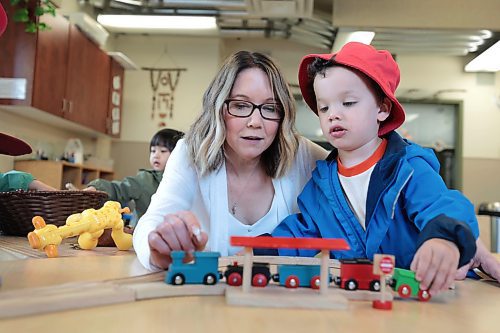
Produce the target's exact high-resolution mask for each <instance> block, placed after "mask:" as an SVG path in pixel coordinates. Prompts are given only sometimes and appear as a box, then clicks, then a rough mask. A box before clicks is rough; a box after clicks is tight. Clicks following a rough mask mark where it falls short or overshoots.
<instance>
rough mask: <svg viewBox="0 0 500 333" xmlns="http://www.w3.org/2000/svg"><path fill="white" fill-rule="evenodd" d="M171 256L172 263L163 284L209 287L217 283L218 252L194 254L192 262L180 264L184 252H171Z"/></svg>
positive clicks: (218, 276) (218, 275)
mask: <svg viewBox="0 0 500 333" xmlns="http://www.w3.org/2000/svg"><path fill="white" fill-rule="evenodd" d="M171 256H172V263H171V264H170V266H169V268H168V271H167V274H165V283H169V284H173V285H182V284H185V283H187V284H202V283H203V284H209V285H211V284H216V283H217V282H219V278H220V274H219V271H218V267H219V257H220V253H219V252H194V260H193V261H192V262H189V263H183V262H182V259H183V258H184V256H185V252H184V251H173V252H172V254H171Z"/></svg>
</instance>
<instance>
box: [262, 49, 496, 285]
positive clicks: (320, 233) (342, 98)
mask: <svg viewBox="0 0 500 333" xmlns="http://www.w3.org/2000/svg"><path fill="white" fill-rule="evenodd" d="M399 79H400V75H399V68H398V66H397V64H396V62H395V61H394V59H393V58H392V56H391V54H390V53H389V52H387V51H377V50H376V49H374V48H373V47H372V46H369V45H364V44H361V43H356V42H352V43H348V44H346V45H345V46H344V47H343V48H342V49H341V50H340V51H339V52H338V53H336V54H311V55H308V56H306V57H304V58H303V59H302V62H301V64H300V67H299V85H300V89H301V92H302V95H303V97H304V100H305V101H306V103H307V104H308V105H309V107H310V108H311V109H312V110H313V111H314V113H316V114H317V115H318V116H319V120H320V126H321V129H322V131H323V134H324V136H325V137H326V138H327V140H328V142H329V143H330V144H332V145H333V146H334V147H335V149H334V150H333V151H332V153H331V154H330V155H329V157H328V158H327V160H326V161H318V162H317V167H316V169H315V170H314V171H313V174H312V179H311V180H310V181H309V182H308V183H307V185H306V186H305V187H304V190H303V191H302V193H301V194H300V196H299V197H298V205H299V209H300V211H301V213H300V214H296V215H291V216H289V217H288V218H286V219H285V220H284V221H283V222H282V223H281V224H280V225H279V226H278V227H277V228H276V229H275V230H274V231H273V233H272V236H276V237H278V236H283V237H284V236H286V237H290V236H292V237H323V238H344V239H346V240H347V241H348V242H349V245H350V247H351V250H349V251H332V253H331V255H332V257H335V258H370V259H372V258H373V255H374V254H375V253H387V254H393V255H395V257H396V265H397V266H398V267H402V268H406V269H408V268H410V269H412V270H413V271H415V272H416V277H417V279H418V280H419V281H420V283H421V288H422V289H429V288H430V290H429V291H430V293H431V294H436V293H438V292H440V291H442V290H445V289H447V288H448V287H449V286H450V285H451V284H452V283H453V281H454V279H455V277H456V275H457V269H458V268H459V267H462V266H467V265H468V264H469V265H470V263H471V259H472V258H473V257H474V254H476V257H475V259H476V258H477V257H478V256H479V257H481V259H480V261H482V262H483V263H486V262H488V263H489V265H490V268H492V270H494V271H496V273H495V274H498V262H497V261H491V258H493V257H492V256H491V254H489V253H488V252H487V250H485V248H484V246H482V247H480V246H479V243H478V251H477V253H476V238H478V236H479V230H478V224H477V220H476V217H475V213H474V206H473V205H472V204H471V203H470V202H469V200H467V199H466V198H465V197H464V196H463V195H462V194H461V193H460V192H458V191H455V190H449V189H448V188H447V187H446V185H445V184H444V182H443V180H442V179H441V177H440V176H439V163H438V160H437V158H436V156H435V155H434V153H433V152H432V150H430V149H426V148H422V147H420V146H419V145H417V144H415V143H412V142H409V141H407V140H404V139H402V138H401V136H400V135H399V134H397V133H396V132H395V129H397V128H398V127H399V126H401V124H402V123H403V122H404V119H405V115H404V110H403V107H402V106H401V104H400V103H399V102H398V100H397V99H396V97H395V96H394V92H395V90H396V88H397V86H398V84H399ZM478 242H479V240H478ZM279 254H280V255H301V256H313V255H315V252H314V251H311V250H294V249H291V250H289V249H280V250H279ZM496 278H497V279H498V277H496Z"/></svg>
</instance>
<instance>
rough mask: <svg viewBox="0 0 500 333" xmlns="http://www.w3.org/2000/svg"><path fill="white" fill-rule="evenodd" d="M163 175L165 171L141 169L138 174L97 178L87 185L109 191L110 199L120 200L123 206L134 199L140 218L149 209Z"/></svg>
mask: <svg viewBox="0 0 500 333" xmlns="http://www.w3.org/2000/svg"><path fill="white" fill-rule="evenodd" d="M162 176H163V171H154V170H144V169H141V170H139V172H138V173H137V175H135V176H130V177H125V178H124V179H123V180H113V181H109V180H104V179H96V180H93V181H91V182H90V183H88V184H87V186H93V187H95V188H96V189H97V190H99V191H104V192H106V193H108V197H109V199H110V200H113V201H118V202H120V203H121V204H122V206H126V205H127V204H128V203H129V202H130V201H131V200H134V202H135V209H136V212H137V216H138V218H140V217H141V216H142V215H144V213H145V212H146V210H147V209H148V207H149V203H150V202H151V196H152V195H153V194H155V193H156V189H157V188H158V185H160V181H161V178H162Z"/></svg>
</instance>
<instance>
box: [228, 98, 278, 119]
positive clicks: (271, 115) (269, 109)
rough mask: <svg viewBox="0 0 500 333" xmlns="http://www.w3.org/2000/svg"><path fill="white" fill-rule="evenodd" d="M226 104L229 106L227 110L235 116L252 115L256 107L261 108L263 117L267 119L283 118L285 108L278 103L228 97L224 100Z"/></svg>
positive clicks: (244, 116)
mask: <svg viewBox="0 0 500 333" xmlns="http://www.w3.org/2000/svg"><path fill="white" fill-rule="evenodd" d="M224 104H226V106H227V112H229V114H230V115H231V116H234V117H239V118H246V117H250V116H251V115H252V113H253V112H254V111H255V109H257V110H259V112H260V115H261V116H262V118H264V119H267V120H281V118H282V117H283V110H282V108H281V106H280V105H279V104H276V103H264V104H260V105H257V104H253V103H252V102H249V101H242V100H239V99H227V100H225V101H224Z"/></svg>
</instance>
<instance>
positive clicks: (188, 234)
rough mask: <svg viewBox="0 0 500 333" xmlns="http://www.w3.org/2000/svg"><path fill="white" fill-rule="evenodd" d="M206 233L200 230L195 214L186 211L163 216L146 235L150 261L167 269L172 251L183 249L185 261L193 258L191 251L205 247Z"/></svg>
mask: <svg viewBox="0 0 500 333" xmlns="http://www.w3.org/2000/svg"><path fill="white" fill-rule="evenodd" d="M207 241H208V235H207V234H206V233H205V232H202V231H201V227H200V223H199V222H198V219H197V218H196V216H195V215H194V214H193V213H191V212H188V211H184V212H178V213H176V214H169V215H167V216H165V219H164V220H163V223H162V224H160V225H159V226H158V227H157V228H156V229H155V230H154V231H152V232H151V233H150V234H149V236H148V242H149V247H150V249H151V259H150V260H151V263H152V264H153V265H155V266H157V267H160V268H163V269H167V268H168V265H170V263H171V262H172V258H171V256H170V254H171V253H172V251H185V252H186V257H185V258H184V261H185V262H189V261H191V260H193V255H192V253H193V252H194V251H201V250H203V249H204V248H205V245H206V244H207Z"/></svg>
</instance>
